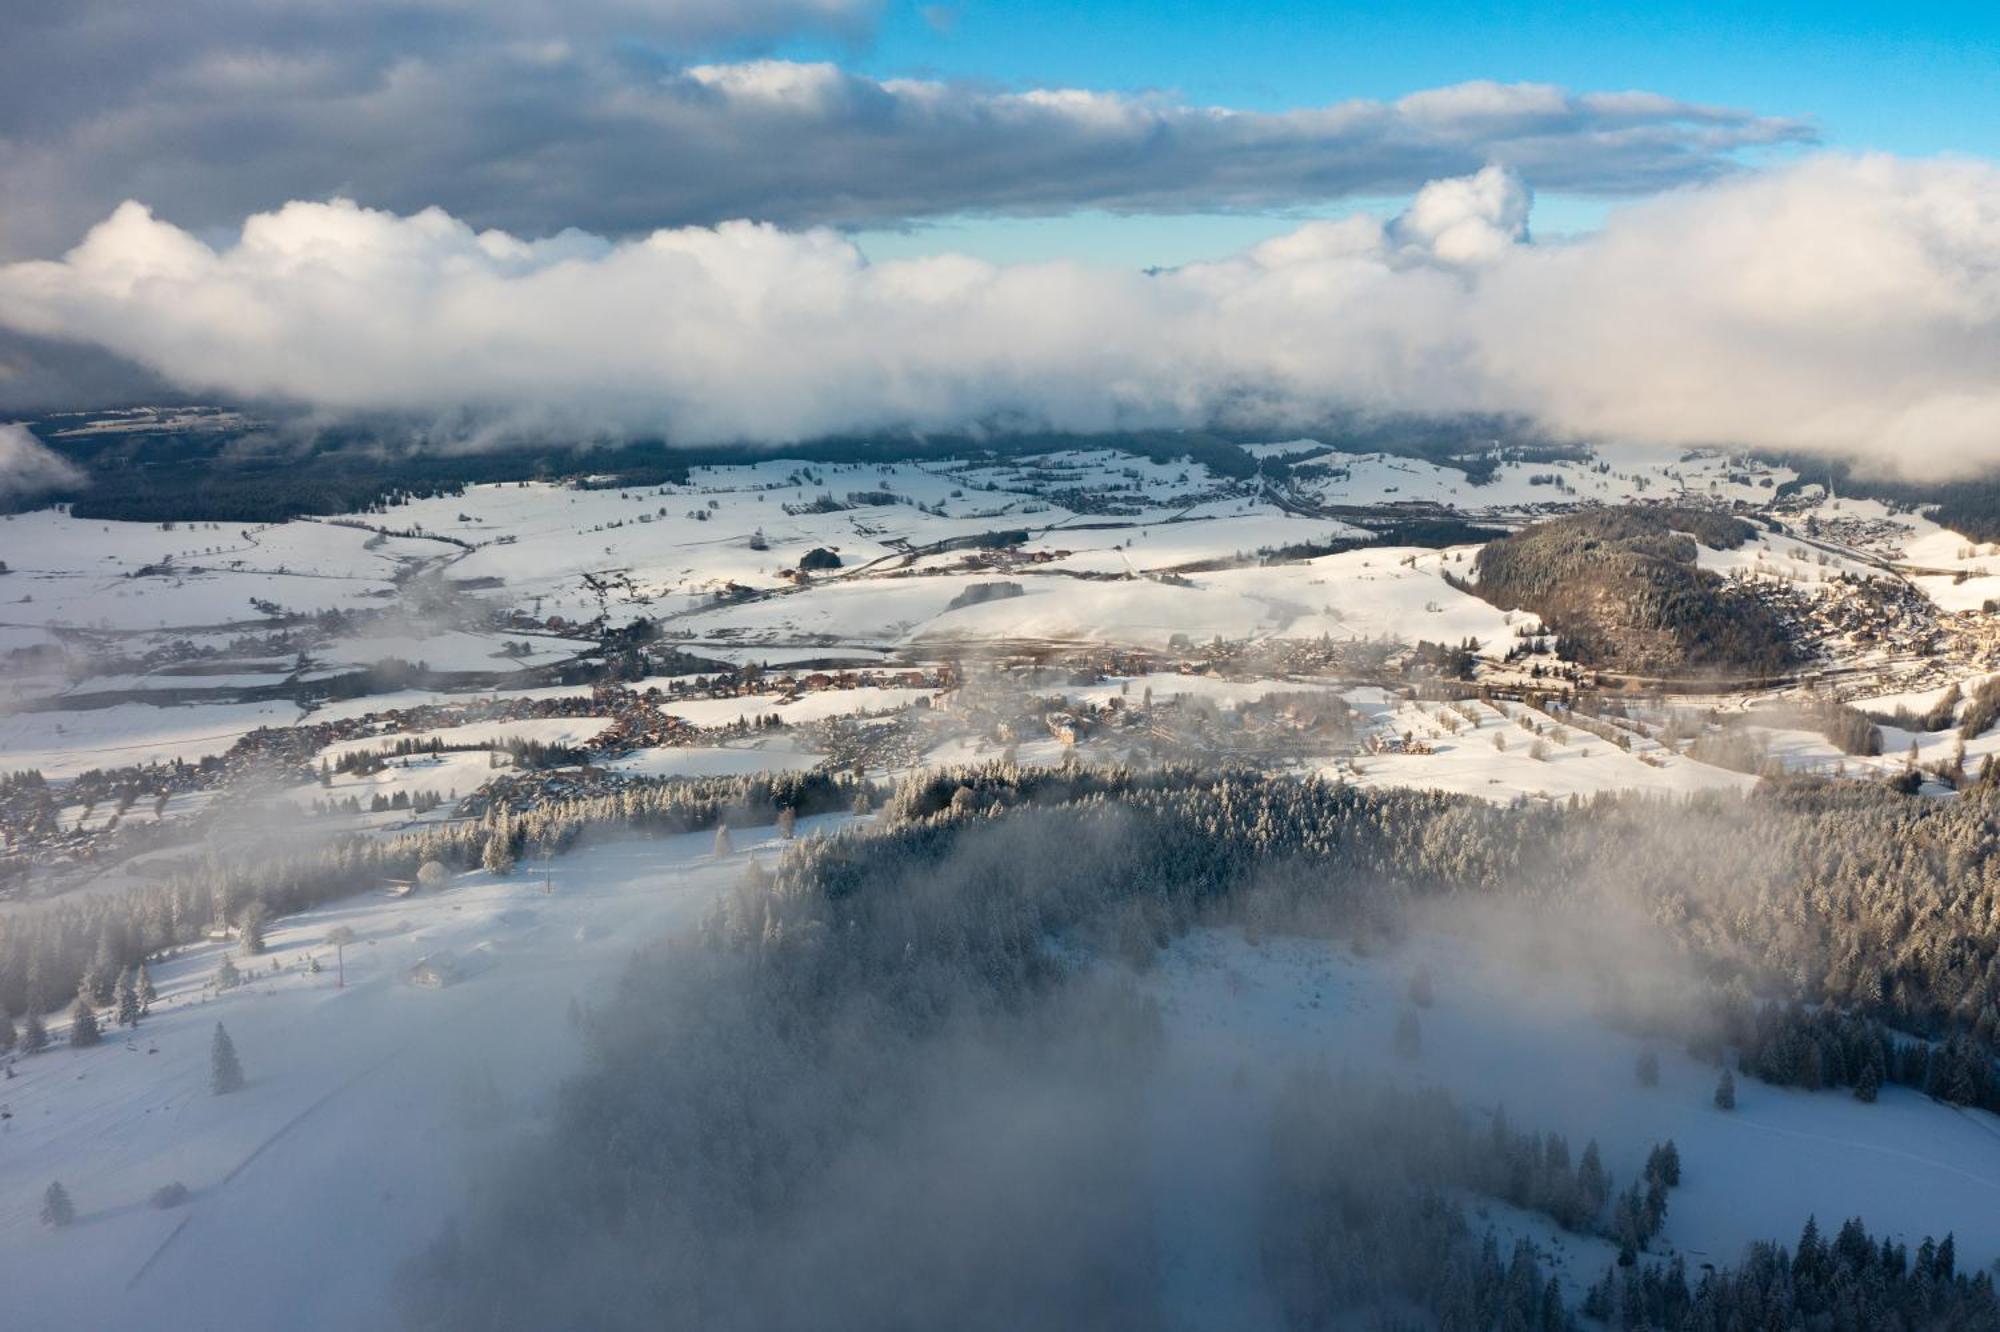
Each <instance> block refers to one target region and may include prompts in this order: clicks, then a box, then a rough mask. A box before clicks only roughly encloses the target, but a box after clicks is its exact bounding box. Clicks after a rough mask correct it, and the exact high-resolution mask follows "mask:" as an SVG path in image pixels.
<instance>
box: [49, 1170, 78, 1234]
mask: <svg viewBox="0 0 2000 1332" xmlns="http://www.w3.org/2000/svg"><path fill="white" fill-rule="evenodd" d="M74 1220H76V1205H75V1204H74V1203H72V1202H70V1200H69V1190H68V1189H66V1188H64V1187H63V1186H62V1181H61V1180H59V1179H58V1180H51V1181H50V1182H49V1187H48V1189H47V1191H46V1192H44V1193H43V1194H42V1224H43V1225H45V1226H56V1227H62V1226H66V1225H68V1224H69V1223H70V1222H72V1221H74Z"/></svg>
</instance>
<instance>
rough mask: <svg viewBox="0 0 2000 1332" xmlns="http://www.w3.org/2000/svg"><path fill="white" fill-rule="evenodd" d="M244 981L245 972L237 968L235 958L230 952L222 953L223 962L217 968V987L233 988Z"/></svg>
mask: <svg viewBox="0 0 2000 1332" xmlns="http://www.w3.org/2000/svg"><path fill="white" fill-rule="evenodd" d="M242 983H243V973H242V972H240V971H238V970H237V969H236V962H235V959H233V958H231V957H230V956H229V954H227V953H224V954H223V955H222V963H221V965H220V966H218V967H216V969H215V988H216V989H218V990H233V989H235V988H236V987H237V986H239V985H241V984H242Z"/></svg>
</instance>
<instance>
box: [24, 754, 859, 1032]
mask: <svg viewBox="0 0 2000 1332" xmlns="http://www.w3.org/2000/svg"><path fill="white" fill-rule="evenodd" d="M863 785H864V784H861V783H857V782H856V780H855V779H854V778H852V777H851V776H848V775H846V774H838V775H835V774H826V773H816V772H802V773H775V774H761V775H758V776H754V777H726V778H698V779H693V780H676V781H661V782H632V783H628V784H626V785H624V786H621V787H619V788H618V789H617V790H615V791H613V792H611V793H609V794H605V795H596V796H588V797H581V798H576V799H568V800H556V801H550V802H548V803H546V804H543V805H541V806H539V807H537V808H532V809H528V810H525V811H521V812H511V811H507V810H493V811H490V812H489V813H488V814H486V815H485V816H484V817H482V818H480V819H477V820H468V821H460V822H453V823H444V824H438V825H435V826H433V827H428V828H423V829H420V830H417V831H413V832H408V833H404V834H400V835H398V836H394V837H389V838H377V837H370V836H367V835H365V834H361V835H355V834H345V835H338V836H334V837H330V838H328V839H325V840H324V841H321V842H318V843H315V844H309V845H307V846H306V847H304V848H299V847H298V846H297V844H296V843H297V839H296V838H289V839H288V840H287V841H286V842H285V843H283V844H281V845H278V846H270V845H256V846H248V845H246V846H243V847H239V848H235V849H234V850H233V851H232V850H225V849H220V848H210V849H209V850H208V851H207V853H206V854H205V855H203V856H202V857H200V858H198V859H197V858H193V857H191V858H190V860H189V862H188V863H185V864H184V865H183V866H182V867H181V868H180V869H178V870H177V871H175V872H174V873H172V874H171V875H170V876H169V877H167V878H166V879H164V880H163V881H161V882H158V883H153V884H146V885H144V886H139V887H134V888H131V889H127V890H126V891H124V892H121V893H115V894H114V893H105V894H93V895H89V896H77V897H75V898H58V899H56V900H55V901H53V902H50V903H48V904H46V905H41V906H33V907H30V908H27V909H24V910H17V911H13V912H9V913H6V914H4V915H0V1007H4V1009H5V1010H6V1011H7V1012H11V1013H17V1014H25V1013H28V1012H30V1011H33V1012H37V1013H46V1012H50V1011H53V1010H54V1009H57V1008H62V1007H64V1006H66V1005H67V1004H68V1003H69V1002H70V1000H71V999H72V998H73V997H74V996H75V994H76V993H77V990H78V988H79V986H84V987H88V988H90V989H92V990H93V991H96V992H98V993H100V994H102V995H109V993H110V987H111V986H112V984H113V983H114V982H115V980H116V978H117V976H118V974H119V972H121V971H122V970H124V969H125V968H127V967H131V966H135V965H137V964H138V963H139V962H141V961H142V960H143V959H145V958H146V957H149V956H151V955H152V954H154V953H156V952H158V951H159V950H161V949H163V948H170V947H174V946H176V945H179V944H184V943H188V942H191V941H193V940H195V939H197V938H199V937H200V936H201V934H202V932H203V931H204V930H205V929H206V928H207V927H208V926H209V925H210V924H213V923H216V922H223V923H227V924H232V925H234V924H237V923H239V922H240V921H241V920H242V919H243V917H244V913H245V912H247V911H250V910H252V908H253V906H255V907H256V908H257V909H258V910H260V911H262V912H264V913H265V914H266V915H284V914H287V913H290V912H294V911H300V910H303V909H305V908H306V907H310V906H315V905H317V904H319V903H321V902H327V901H331V900H333V899H335V898H338V897H344V896H348V895H350V894H353V893H357V892H363V891H367V890H369V889H372V888H376V887H379V886H380V885H381V884H382V883H383V882H384V881H385V880H391V879H410V878H413V877H415V875H416V872H417V869H418V868H419V867H420V866H421V865H423V864H424V863H425V862H426V861H432V860H435V861H438V862H440V863H441V864H443V865H445V866H447V867H452V868H459V869H470V868H474V867H476V866H478V865H480V864H481V863H482V861H483V860H484V858H485V856H486V853H487V850H488V848H489V847H490V846H493V845H494V844H495V843H496V841H497V842H498V843H499V844H500V845H501V846H503V847H505V848H506V849H507V850H508V851H509V852H510V854H511V856H512V857H513V858H519V856H520V855H522V854H523V853H524V852H526V851H529V850H530V849H532V851H533V852H534V853H535V854H539V853H540V852H541V851H543V850H545V849H547V850H559V849H561V848H564V847H567V846H569V845H571V844H573V843H574V842H575V841H576V840H577V838H579V837H581V836H582V835H584V834H585V833H586V832H590V831H593V830H613V829H629V830H633V831H636V832H640V833H648V834H658V835H667V834H673V833H687V832H698V831H704V830H707V829H710V828H713V827H715V826H716V825H717V824H718V823H720V822H727V823H733V824H737V825H749V824H766V823H770V822H772V821H774V820H775V819H776V818H777V815H778V812H779V811H780V810H783V809H791V810H795V811H796V812H797V813H799V814H802V815H810V814H821V813H827V812H831V811H835V810H846V809H848V808H850V807H851V806H852V805H853V804H854V802H855V796H856V793H857V791H858V790H860V789H862V787H863Z"/></svg>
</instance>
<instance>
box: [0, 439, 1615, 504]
mask: <svg viewBox="0 0 2000 1332" xmlns="http://www.w3.org/2000/svg"><path fill="white" fill-rule="evenodd" d="M207 419H208V420H209V422H210V423H208V424H196V425H195V426H192V427H189V428H165V427H162V428H156V429H138V428H120V429H118V430H115V431H106V432H102V433H83V434H78V433H75V430H76V427H77V426H78V425H79V424H80V422H81V419H80V418H79V419H69V418H65V419H59V420H57V419H51V420H43V421H32V422H30V423H29V425H30V427H31V428H32V429H34V430H35V431H36V433H37V434H38V435H39V436H40V437H41V438H42V439H43V440H44V441H45V442H47V443H48V444H49V445H50V446H51V447H52V448H54V449H55V450H56V451H57V452H59V453H61V454H62V455H63V456H64V457H66V458H68V459H69V460H70V461H71V462H74V463H75V464H77V465H78V466H79V467H81V468H82V469H83V471H84V473H85V475H86V477H87V478H88V479H87V482H86V484H84V485H82V486H79V487H76V488H74V489H72V490H68V491H58V492H54V493H47V492H44V493H39V494H36V495H33V496H27V495H15V496H11V497H0V511H6V510H9V509H18V508H21V507H24V506H25V507H36V506H39V505H42V504H46V503H49V502H51V501H60V502H67V503H70V504H71V505H72V506H73V508H72V511H73V512H74V513H75V514H76V515H77V516H78V517H81V518H105V519H121V520H128V521H135V522H179V521H189V522H197V521H199V522H242V523H249V522H281V521H283V520H285V519H288V518H296V517H300V516H302V515H305V516H323V515H327V514H335V513H352V512H361V511H367V510H372V509H375V508H377V507H379V506H381V505H383V504H388V503H393V502H394V501H396V500H398V499H400V498H407V497H428V496H434V495H440V494H455V493H457V492H458V491H459V490H461V489H462V488H464V487H466V486H469V485H481V484H491V483H498V482H510V481H534V480H579V479H583V478H592V479H594V480H595V481H597V482H598V483H602V484H614V485H620V486H647V485H662V484H667V483H674V484H681V483H685V482H686V480H687V476H688V468H690V467H712V466H729V465H741V464H748V463H755V462H758V461H760V460H762V459H767V458H772V457H783V458H787V459H795V460H798V461H801V462H809V463H828V464H837V463H864V464H885V463H895V462H908V461H911V460H916V459H924V460H934V459H939V458H959V459H987V460H992V459H1004V458H1019V457H1032V456H1035V455H1039V454H1048V453H1056V452H1062V451H1067V450H1076V449H1110V450H1113V451H1115V452H1120V453H1127V454H1131V455H1133V456H1135V457H1141V458H1148V459H1151V460H1153V461H1155V462H1161V463H1189V464H1193V465H1198V466H1201V467H1205V468H1206V469H1207V470H1208V471H1209V472H1210V473H1211V474H1213V475H1214V476H1216V477H1220V478H1224V479H1227V480H1232V481H1248V480H1249V479H1251V478H1253V477H1256V476H1257V475H1259V474H1260V473H1261V474H1263V475H1265V476H1267V477H1272V478H1282V477H1283V476H1284V475H1285V474H1286V473H1287V472H1288V470H1289V468H1290V463H1288V462H1287V461H1286V460H1284V459H1282V458H1267V459H1263V460H1259V459H1258V458H1256V457H1254V456H1253V455H1252V454H1251V453H1250V452H1249V450H1247V449H1246V448H1244V447H1243V446H1244V445H1245V444H1251V443H1256V442H1258V441H1260V440H1267V439H1271V438H1285V437H1289V436H1292V435H1296V434H1297V433H1298V429H1297V427H1296V425H1293V426H1289V427H1286V428H1285V429H1283V430H1281V431H1279V432H1278V433H1275V434H1274V433H1273V432H1271V431H1259V430H1250V429H1215V430H1118V431H1106V432H1102V433H1096V434H1073V433H1065V432H1056V431H1046V430H1030V429H1018V428H1017V429H1006V430H993V431H982V432H978V433H966V434H942V435H940V434H920V433H917V432H913V431H884V432H881V433H879V434H873V435H850V436H836V437H830V438H816V439H805V440H797V441H793V442H790V443H786V444H777V445H749V444H706V445H693V444H680V443H675V442H672V441H668V440H664V439H631V440H625V439H617V440H575V441H556V442H536V443H518V444H491V445H487V446H483V447H479V448H469V447H466V446H465V445H464V444H463V442H462V441H457V440H456V439H455V438H454V436H452V434H451V433H450V432H449V431H448V430H441V429H440V428H439V427H437V426H435V425H426V426H416V425H412V424H410V423H401V422H393V421H376V422H347V423H342V424H337V425H325V424H317V423H304V422H296V421H293V422H279V423H276V424H270V425H241V426H239V425H222V424H215V423H213V422H214V418H207ZM59 432H60V433H59ZM1323 433H1324V436H1325V439H1326V441H1327V442H1326V443H1325V444H1324V445H1322V446H1321V451H1322V452H1324V453H1361V452H1386V453H1395V454H1400V455H1404V456H1409V457H1418V458H1423V459H1426V460H1428V461H1431V462H1435V463H1437V464H1439V465H1440V466H1448V467H1456V468H1459V469H1461V470H1463V471H1465V472H1466V474H1467V476H1468V477H1469V478H1470V479H1472V480H1473V481H1474V482H1475V483H1477V482H1479V481H1482V480H1485V479H1487V478H1489V477H1490V476H1491V474H1492V471H1493V468H1494V466H1495V458H1496V455H1495V452H1494V449H1495V445H1496V444H1497V443H1504V442H1507V441H1513V443H1512V444H1511V446H1510V449H1509V454H1508V456H1510V457H1535V458H1541V457H1548V456H1557V455H1561V456H1571V455H1573V454H1574V453H1575V452H1576V451H1575V450H1574V449H1571V448H1564V447H1560V446H1556V445H1551V444H1548V443H1546V442H1544V441H1540V440H1538V439H1536V438H1534V437H1533V436H1532V435H1529V434H1526V433H1524V427H1522V426H1521V425H1520V424H1519V423H1514V422H1507V421H1499V420H1494V419H1491V418H1484V417H1474V418H1451V419H1448V420H1439V421H1430V420H1419V419H1415V418H1402V417H1397V418H1384V419H1379V420H1378V419H1370V420H1366V421H1362V420H1342V421H1336V422H1330V423H1327V425H1326V429H1325V430H1324V432H1323Z"/></svg>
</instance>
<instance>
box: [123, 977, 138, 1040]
mask: <svg viewBox="0 0 2000 1332" xmlns="http://www.w3.org/2000/svg"><path fill="white" fill-rule="evenodd" d="M118 1025H119V1026H121V1027H136V1026H138V1025H139V987H138V985H137V984H136V983H135V982H134V981H133V979H132V972H131V969H130V968H127V969H126V970H125V971H123V972H121V973H120V974H119V977H118Z"/></svg>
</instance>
